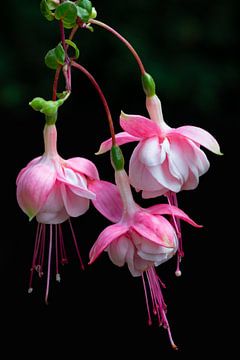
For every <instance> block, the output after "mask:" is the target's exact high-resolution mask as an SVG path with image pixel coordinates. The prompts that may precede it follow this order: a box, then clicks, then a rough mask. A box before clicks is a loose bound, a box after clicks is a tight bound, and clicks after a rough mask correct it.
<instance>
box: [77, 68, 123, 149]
mask: <svg viewBox="0 0 240 360" xmlns="http://www.w3.org/2000/svg"><path fill="white" fill-rule="evenodd" d="M72 66H73V67H75V68H77V69H78V70H80V71H82V72H83V73H84V74H85V75H86V76H87V77H88V78H89V80H90V81H91V83H92V84H93V86H94V87H95V89H96V90H97V92H98V94H99V96H100V98H101V100H102V103H103V106H104V109H105V112H106V115H107V120H108V124H109V130H110V133H111V137H112V145H113V146H114V145H116V139H115V130H114V125H113V120H112V115H111V112H110V109H109V106H108V103H107V100H106V98H105V96H104V94H103V92H102V90H101V88H100V86H99V85H98V83H97V82H96V80H95V79H94V77H93V76H92V75H91V74H90V73H89V72H88V71H87V69H85V68H84V67H83V66H82V65H80V64H78V63H76V62H75V61H72Z"/></svg>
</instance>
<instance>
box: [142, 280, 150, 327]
mask: <svg viewBox="0 0 240 360" xmlns="http://www.w3.org/2000/svg"><path fill="white" fill-rule="evenodd" d="M142 282H143V289H144V295H145V301H146V306H147V313H148V321H147V322H148V325H149V326H150V325H152V318H151V313H150V309H149V303H148V296H147V289H146V284H145V279H144V274H142Z"/></svg>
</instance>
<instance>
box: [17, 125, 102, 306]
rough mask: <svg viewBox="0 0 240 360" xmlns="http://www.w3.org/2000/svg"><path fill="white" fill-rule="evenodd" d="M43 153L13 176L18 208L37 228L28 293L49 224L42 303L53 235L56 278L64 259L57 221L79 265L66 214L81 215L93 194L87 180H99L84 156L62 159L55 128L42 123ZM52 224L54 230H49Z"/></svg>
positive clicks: (40, 270)
mask: <svg viewBox="0 0 240 360" xmlns="http://www.w3.org/2000/svg"><path fill="white" fill-rule="evenodd" d="M44 144H45V152H44V154H43V155H42V156H40V157H38V158H36V159H34V160H32V161H31V162H30V163H29V164H28V165H27V166H26V167H25V168H24V169H22V170H21V171H20V173H19V175H18V177H17V201H18V204H19V206H20V207H21V209H22V210H23V211H24V212H25V213H26V214H27V215H28V216H29V219H30V220H31V219H32V218H34V217H35V216H36V220H37V221H38V223H39V225H38V228H37V234H36V240H35V248H34V254H33V261H32V268H31V276H30V284H29V292H32V277H33V272H34V270H37V272H38V274H39V276H42V274H43V265H44V253H45V243H46V241H45V240H46V231H47V227H46V225H47V224H49V239H50V240H49V253H48V276H47V288H46V297H45V299H46V302H47V297H48V290H49V279H50V263H51V253H52V247H53V238H55V242H54V243H55V245H54V246H55V253H56V279H57V281H60V274H59V269H58V264H59V261H60V262H61V263H62V264H64V263H65V262H66V261H67V258H66V251H65V247H64V242H63V234H62V229H61V224H62V223H63V222H64V221H66V220H68V221H69V224H70V229H71V233H72V236H73V240H74V244H75V247H76V251H77V254H78V257H79V260H80V263H81V266H82V267H83V264H82V260H81V257H80V253H79V249H78V245H77V242H76V237H75V234H74V231H73V228H72V225H71V222H70V217H77V216H79V215H82V214H84V213H85V212H86V211H87V210H88V208H89V203H90V200H93V199H95V197H96V195H95V193H93V192H92V191H91V190H89V189H88V183H89V181H90V180H91V179H95V180H96V181H97V180H98V179H99V176H98V171H97V169H96V167H95V165H94V164H93V163H92V162H91V161H89V160H87V159H84V158H80V157H75V158H71V159H68V160H64V159H63V158H62V157H60V156H59V154H58V152H57V130H56V126H55V125H45V128H44ZM53 226H54V227H55V229H54V230H53Z"/></svg>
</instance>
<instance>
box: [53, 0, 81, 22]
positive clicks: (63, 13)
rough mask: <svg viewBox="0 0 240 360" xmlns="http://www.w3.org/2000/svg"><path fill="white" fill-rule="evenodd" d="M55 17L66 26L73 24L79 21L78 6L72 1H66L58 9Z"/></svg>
mask: <svg viewBox="0 0 240 360" xmlns="http://www.w3.org/2000/svg"><path fill="white" fill-rule="evenodd" d="M55 17H56V19H57V20H63V22H64V23H66V24H73V23H75V21H76V19H77V6H76V5H75V4H74V3H73V2H72V1H65V2H64V3H62V4H60V5H59V6H58V7H57V8H56V11H55Z"/></svg>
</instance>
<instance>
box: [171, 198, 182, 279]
mask: <svg viewBox="0 0 240 360" xmlns="http://www.w3.org/2000/svg"><path fill="white" fill-rule="evenodd" d="M167 199H168V203H169V205H170V206H172V205H173V206H176V207H178V201H177V195H176V193H174V192H172V191H169V192H168V193H167ZM172 222H173V225H174V228H175V231H176V234H177V237H178V250H177V269H176V271H175V275H176V276H178V277H179V276H181V275H182V272H181V270H180V262H181V259H182V257H183V256H184V251H183V243H182V231H181V224H180V220H179V219H178V218H176V216H175V215H174V214H173V212H172Z"/></svg>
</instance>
